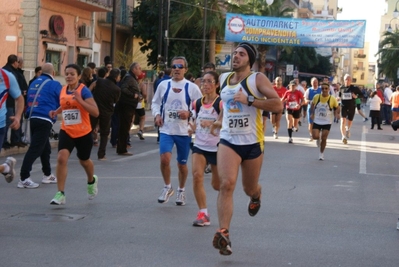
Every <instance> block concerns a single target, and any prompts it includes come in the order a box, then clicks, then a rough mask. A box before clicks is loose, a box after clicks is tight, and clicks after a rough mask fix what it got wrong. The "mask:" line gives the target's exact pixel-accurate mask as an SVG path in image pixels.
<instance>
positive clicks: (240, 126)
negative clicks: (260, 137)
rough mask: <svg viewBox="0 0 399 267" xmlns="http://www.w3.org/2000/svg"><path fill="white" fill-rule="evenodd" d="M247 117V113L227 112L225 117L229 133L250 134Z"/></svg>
mask: <svg viewBox="0 0 399 267" xmlns="http://www.w3.org/2000/svg"><path fill="white" fill-rule="evenodd" d="M249 117H250V115H249V114H243V113H240V115H235V114H229V115H228V116H227V119H228V122H229V132H230V134H250V133H251V128H250V126H249Z"/></svg>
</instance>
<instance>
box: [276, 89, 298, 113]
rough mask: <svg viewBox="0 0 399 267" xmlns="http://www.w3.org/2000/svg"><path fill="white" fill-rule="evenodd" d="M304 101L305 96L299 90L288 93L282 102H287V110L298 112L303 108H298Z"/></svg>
mask: <svg viewBox="0 0 399 267" xmlns="http://www.w3.org/2000/svg"><path fill="white" fill-rule="evenodd" d="M302 99H303V94H302V93H301V91H299V90H295V91H287V92H285V94H284V96H283V97H282V98H281V101H283V102H284V101H285V108H286V109H291V110H298V109H300V108H301V106H297V105H300V104H301V101H302Z"/></svg>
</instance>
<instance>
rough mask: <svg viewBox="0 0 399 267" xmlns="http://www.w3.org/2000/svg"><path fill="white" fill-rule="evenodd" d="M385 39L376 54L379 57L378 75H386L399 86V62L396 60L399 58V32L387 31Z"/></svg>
mask: <svg viewBox="0 0 399 267" xmlns="http://www.w3.org/2000/svg"><path fill="white" fill-rule="evenodd" d="M383 37H384V38H383V40H382V41H380V43H379V49H378V52H377V54H376V56H379V64H378V75H380V74H385V76H386V77H387V78H388V79H390V80H392V81H394V84H398V75H397V71H398V68H399V62H398V61H397V60H394V59H396V58H398V57H399V31H398V30H395V31H394V32H388V31H386V32H385V33H384V35H383Z"/></svg>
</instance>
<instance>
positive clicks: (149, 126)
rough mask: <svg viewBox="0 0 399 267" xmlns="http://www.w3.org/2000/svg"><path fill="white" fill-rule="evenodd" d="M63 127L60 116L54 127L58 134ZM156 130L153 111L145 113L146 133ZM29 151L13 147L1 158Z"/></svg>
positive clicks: (25, 148) (133, 128)
mask: <svg viewBox="0 0 399 267" xmlns="http://www.w3.org/2000/svg"><path fill="white" fill-rule="evenodd" d="M60 127H61V116H58V120H57V121H56V123H54V125H53V129H54V131H55V132H56V133H58V132H59V131H60ZM154 129H155V127H154V117H153V116H152V114H151V110H146V111H145V126H144V132H150V131H153V130H154ZM137 131H138V129H137V128H136V127H135V126H134V127H132V128H131V129H130V134H136V133H137ZM50 144H51V147H53V148H55V147H57V146H58V140H54V139H50ZM26 151H28V146H26V147H12V148H10V149H1V153H0V157H7V156H10V155H15V154H25V153H26Z"/></svg>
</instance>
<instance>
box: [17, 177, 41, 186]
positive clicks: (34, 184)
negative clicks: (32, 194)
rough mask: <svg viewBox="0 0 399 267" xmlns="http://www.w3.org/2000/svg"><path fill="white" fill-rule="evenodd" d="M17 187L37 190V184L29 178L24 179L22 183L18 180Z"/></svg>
mask: <svg viewBox="0 0 399 267" xmlns="http://www.w3.org/2000/svg"><path fill="white" fill-rule="evenodd" d="M17 187H18V188H28V189H33V188H38V187H39V184H38V183H35V182H33V181H32V180H31V179H30V178H26V179H25V180H24V181H22V180H19V182H18V185H17Z"/></svg>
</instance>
